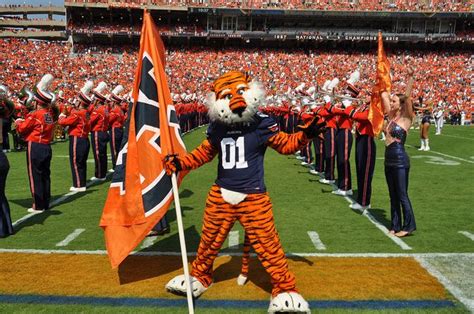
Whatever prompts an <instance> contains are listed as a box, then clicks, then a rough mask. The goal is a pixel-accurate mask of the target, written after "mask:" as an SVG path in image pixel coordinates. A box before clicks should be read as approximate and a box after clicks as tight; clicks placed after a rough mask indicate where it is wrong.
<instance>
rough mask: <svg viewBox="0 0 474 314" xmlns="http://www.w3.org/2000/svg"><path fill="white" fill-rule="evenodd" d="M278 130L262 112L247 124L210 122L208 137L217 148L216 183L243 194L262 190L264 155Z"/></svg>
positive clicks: (273, 121)
mask: <svg viewBox="0 0 474 314" xmlns="http://www.w3.org/2000/svg"><path fill="white" fill-rule="evenodd" d="M278 131H279V130H278V124H277V123H276V122H275V120H273V119H272V118H270V117H269V116H267V115H264V114H262V113H257V114H256V115H255V117H254V120H253V121H252V122H249V123H239V124H236V125H232V126H230V125H225V124H222V123H219V122H211V124H210V125H209V128H208V129H207V138H208V140H209V142H211V144H212V146H214V147H215V148H217V149H218V150H219V166H218V171H217V180H216V184H218V185H219V186H221V187H223V188H225V189H228V190H231V191H235V192H241V193H245V194H253V193H262V192H265V191H266V187H265V183H264V181H263V157H264V155H265V150H266V148H267V145H266V143H267V141H268V139H269V138H270V137H272V136H274V135H275V134H277V133H278Z"/></svg>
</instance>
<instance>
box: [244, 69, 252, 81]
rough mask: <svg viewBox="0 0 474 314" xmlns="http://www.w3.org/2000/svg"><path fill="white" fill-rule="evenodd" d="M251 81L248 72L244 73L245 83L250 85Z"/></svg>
mask: <svg viewBox="0 0 474 314" xmlns="http://www.w3.org/2000/svg"><path fill="white" fill-rule="evenodd" d="M251 80H252V79H251V78H250V74H249V72H247V71H245V81H246V82H247V83H250V81H251Z"/></svg>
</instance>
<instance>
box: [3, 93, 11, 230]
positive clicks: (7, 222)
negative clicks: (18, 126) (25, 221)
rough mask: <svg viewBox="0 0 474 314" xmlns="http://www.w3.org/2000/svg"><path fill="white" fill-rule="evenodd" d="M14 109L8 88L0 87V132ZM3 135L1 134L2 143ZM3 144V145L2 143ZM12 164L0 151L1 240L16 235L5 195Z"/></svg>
mask: <svg viewBox="0 0 474 314" xmlns="http://www.w3.org/2000/svg"><path fill="white" fill-rule="evenodd" d="M13 109H14V105H13V102H12V101H11V100H9V99H8V88H7V87H6V86H5V85H0V132H3V130H2V125H1V124H2V123H3V119H4V118H6V117H9V116H10V115H11V112H12V111H13ZM2 139H3V134H0V141H2ZM0 144H2V143H0ZM9 170H10V164H9V163H8V158H7V156H6V155H5V153H4V152H3V151H2V150H0V238H6V237H8V236H9V235H12V234H13V233H14V230H13V225H12V219H11V216H10V205H9V204H8V200H7V197H6V195H5V186H6V182H7V176H8V171H9Z"/></svg>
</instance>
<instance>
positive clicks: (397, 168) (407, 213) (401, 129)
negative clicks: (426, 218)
mask: <svg viewBox="0 0 474 314" xmlns="http://www.w3.org/2000/svg"><path fill="white" fill-rule="evenodd" d="M408 76H409V81H408V84H407V90H406V92H405V94H396V95H393V96H390V95H389V94H388V92H387V91H384V92H382V93H381V98H382V103H383V106H384V109H385V110H384V111H385V112H387V113H388V119H389V122H388V125H387V127H386V129H385V135H386V141H385V178H386V181H387V185H388V190H389V193H390V207H391V216H392V219H391V220H392V221H391V227H390V233H391V234H394V235H395V236H397V237H404V236H407V235H410V234H411V233H412V232H414V231H415V230H416V223H415V216H414V214H413V208H412V206H411V202H410V199H409V197H408V175H409V172H410V159H409V158H408V155H407V153H406V152H405V146H404V144H405V141H406V138H407V135H408V130H409V129H410V127H411V125H412V121H413V118H414V116H415V115H414V113H413V106H412V100H411V91H412V87H413V81H414V79H413V69H411V68H410V69H409V70H408ZM400 205H401V207H402V209H403V223H402V215H401V211H400Z"/></svg>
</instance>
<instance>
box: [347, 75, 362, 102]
mask: <svg viewBox="0 0 474 314" xmlns="http://www.w3.org/2000/svg"><path fill="white" fill-rule="evenodd" d="M359 80H360V72H359V71H358V70H355V71H354V72H353V73H352V74H351V76H350V77H349V79H348V80H347V82H346V83H347V86H346V91H347V93H348V94H349V95H350V96H351V97H354V98H357V96H359V94H360V89H359V88H358V87H357V86H356V83H357V82H359Z"/></svg>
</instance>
